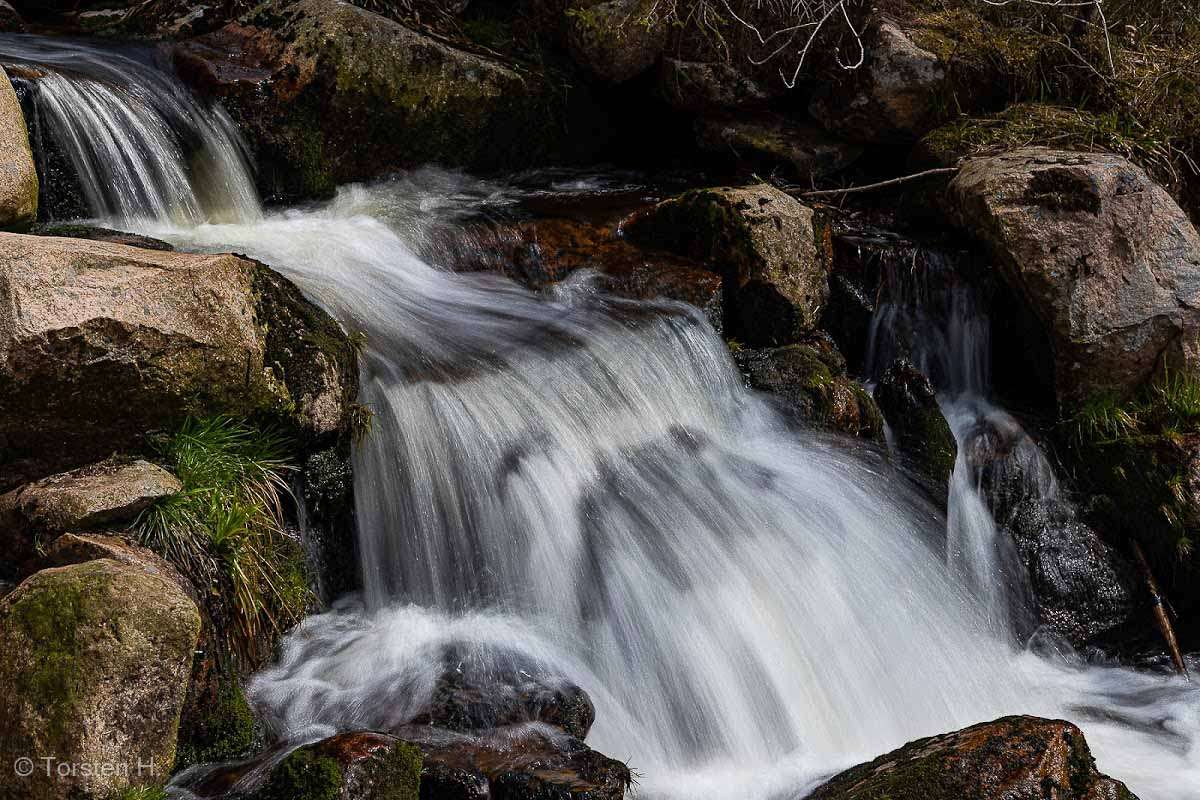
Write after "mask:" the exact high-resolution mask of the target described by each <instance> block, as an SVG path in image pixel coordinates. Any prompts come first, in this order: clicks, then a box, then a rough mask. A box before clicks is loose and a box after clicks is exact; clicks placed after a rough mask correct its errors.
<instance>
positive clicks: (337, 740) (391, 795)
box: [251, 732, 421, 800]
mask: <svg viewBox="0 0 1200 800" xmlns="http://www.w3.org/2000/svg"><path fill="white" fill-rule="evenodd" d="M420 785H421V751H420V750H419V749H418V748H417V747H416V746H415V745H412V744H409V743H407V742H402V741H399V740H397V739H395V738H393V737H391V736H386V735H384V734H379V733H368V732H359V733H343V734H338V735H337V736H333V737H331V738H329V739H325V740H323V741H320V742H318V743H316V744H312V745H308V746H306V747H302V748H300V749H299V750H296V751H295V752H293V753H291V754H290V755H288V756H287V757H286V758H284V759H283V761H281V762H280V763H279V764H278V765H277V766H276V767H275V768H274V769H273V770H271V774H270V776H269V777H268V778H267V780H266V782H265V783H264V784H263V786H262V787H261V788H259V789H258V791H257V792H255V793H254V794H253V795H251V798H252V800H417V799H418V797H419V796H420V794H419V793H420Z"/></svg>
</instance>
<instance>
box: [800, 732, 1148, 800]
mask: <svg viewBox="0 0 1200 800" xmlns="http://www.w3.org/2000/svg"><path fill="white" fill-rule="evenodd" d="M876 797H879V798H883V797H887V798H888V799H889V800H965V798H972V800H1001V798H1014V799H1015V798H1048V797H1053V798H1055V800H1137V798H1135V797H1134V795H1133V793H1132V792H1130V791H1129V789H1127V788H1126V787H1125V784H1123V783H1121V782H1120V781H1117V780H1113V779H1112V778H1109V777H1107V776H1105V775H1101V774H1100V773H1099V772H1097V771H1096V763H1095V759H1093V758H1092V753H1091V750H1089V749H1088V745H1087V741H1086V740H1085V739H1084V737H1083V731H1081V730H1079V728H1077V727H1075V726H1074V725H1072V724H1071V723H1069V722H1064V721H1063V720H1048V719H1041V718H1038V717H1004V718H1002V719H998V720H996V721H995V722H985V723H982V724H979V725H972V726H971V727H969V728H964V729H963V730H961V731H956V732H955V733H945V734H942V735H940V736H931V737H929V738H927V739H918V740H916V741H914V742H909V743H908V744H906V745H904V746H903V747H901V748H899V749H897V750H893V751H892V752H890V753H888V754H887V755H883V756H880V757H879V758H877V759H875V760H874V761H872V762H870V763H867V764H860V765H858V766H857V767H851V768H850V769H848V770H846V771H845V772H842V773H840V774H839V775H837V776H835V777H834V778H833V779H832V780H830V781H828V782H827V783H825V784H823V785H822V786H820V787H819V788H818V789H817V790H816V791H814V792H813V793H812V794H810V795H808V798H807V800H866V799H867V798H876Z"/></svg>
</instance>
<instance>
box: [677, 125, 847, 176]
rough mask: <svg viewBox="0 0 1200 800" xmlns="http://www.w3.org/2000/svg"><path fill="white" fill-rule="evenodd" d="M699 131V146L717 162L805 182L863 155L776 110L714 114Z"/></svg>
mask: <svg viewBox="0 0 1200 800" xmlns="http://www.w3.org/2000/svg"><path fill="white" fill-rule="evenodd" d="M695 129H696V144H697V146H698V147H699V148H700V149H701V150H702V151H704V152H706V153H710V154H711V155H712V156H714V157H716V160H718V161H720V160H724V161H726V162H728V163H729V164H730V165H731V166H740V167H743V168H750V169H759V170H762V171H763V172H764V173H772V174H773V173H775V172H782V173H784V174H786V175H788V176H790V177H792V178H794V179H797V180H800V181H811V180H813V179H815V178H822V177H826V176H829V175H833V174H836V173H838V172H841V171H842V170H844V169H846V168H847V167H849V166H850V165H851V164H853V163H854V161H855V160H857V159H858V157H859V155H861V154H862V148H861V147H859V146H858V145H855V144H852V143H850V142H847V141H845V140H843V139H838V138H835V137H833V136H830V135H829V134H828V133H826V132H825V131H823V130H821V129H820V128H819V127H817V126H815V125H812V124H808V123H804V122H796V121H795V120H793V119H791V118H790V117H787V116H784V115H782V114H777V113H774V112H758V113H750V112H745V111H739V112H736V113H734V114H732V115H730V114H724V113H718V114H709V115H705V116H702V117H700V118H699V119H698V120H697V121H696V125H695Z"/></svg>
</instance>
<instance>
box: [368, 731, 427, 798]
mask: <svg viewBox="0 0 1200 800" xmlns="http://www.w3.org/2000/svg"><path fill="white" fill-rule="evenodd" d="M422 765H423V758H422V756H421V750H420V748H418V747H417V746H416V745H415V744H410V743H408V742H397V743H396V746H395V747H393V748H392V749H391V750H390V751H388V753H387V754H386V755H385V756H383V757H382V759H381V760H380V764H379V766H378V767H377V770H378V771H377V772H376V773H375V776H374V780H373V781H372V782H373V783H374V784H375V786H376V790H375V795H374V796H373V797H371V798H369V800H418V797H419V795H420V788H421V767H422Z"/></svg>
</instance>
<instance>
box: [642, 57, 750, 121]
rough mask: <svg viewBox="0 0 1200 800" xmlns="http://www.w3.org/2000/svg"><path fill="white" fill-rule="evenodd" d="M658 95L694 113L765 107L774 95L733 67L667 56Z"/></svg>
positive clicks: (663, 60)
mask: <svg viewBox="0 0 1200 800" xmlns="http://www.w3.org/2000/svg"><path fill="white" fill-rule="evenodd" d="M772 88H773V87H772ZM658 93H659V95H660V96H661V97H662V98H663V100H665V101H666V102H667V104H668V105H670V106H671V107H672V108H674V109H676V110H678V111H685V112H691V113H699V112H712V111H728V110H730V109H740V108H745V107H753V106H762V105H765V104H766V103H768V102H769V101H770V100H771V99H772V96H773V95H772V92H771V91H770V90H769V89H768V87H764V86H762V85H761V84H760V83H759V82H758V81H756V80H755V79H754V78H752V77H750V76H749V75H746V74H744V73H743V72H742V71H740V70H739V69H738V68H737V67H735V66H734V65H733V64H730V63H727V62H724V61H684V60H681V59H678V58H668V57H664V58H663V59H662V61H661V62H660V64H659V68H658Z"/></svg>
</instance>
